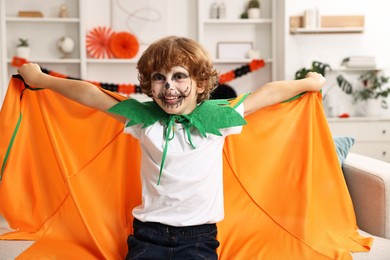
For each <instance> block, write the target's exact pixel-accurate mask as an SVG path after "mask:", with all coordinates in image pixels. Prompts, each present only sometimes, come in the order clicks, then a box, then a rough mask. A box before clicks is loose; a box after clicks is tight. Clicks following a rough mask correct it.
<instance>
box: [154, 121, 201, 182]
mask: <svg viewBox="0 0 390 260" xmlns="http://www.w3.org/2000/svg"><path fill="white" fill-rule="evenodd" d="M175 123H180V124H181V125H182V126H183V127H184V130H185V132H186V134H187V140H188V142H189V143H190V144H191V147H192V149H195V148H196V147H195V145H194V144H193V143H192V139H191V131H190V128H191V127H193V126H194V125H193V123H192V120H191V117H190V116H188V115H171V116H170V117H169V118H168V120H167V122H166V123H165V125H166V127H165V131H164V138H165V144H164V149H163V154H162V158H161V165H160V174H159V176H158V181H157V185H160V180H161V175H162V171H163V169H164V164H165V159H166V157H167V152H168V143H169V141H171V140H172V139H173V138H174V137H175V131H174V130H173V129H174V127H175Z"/></svg>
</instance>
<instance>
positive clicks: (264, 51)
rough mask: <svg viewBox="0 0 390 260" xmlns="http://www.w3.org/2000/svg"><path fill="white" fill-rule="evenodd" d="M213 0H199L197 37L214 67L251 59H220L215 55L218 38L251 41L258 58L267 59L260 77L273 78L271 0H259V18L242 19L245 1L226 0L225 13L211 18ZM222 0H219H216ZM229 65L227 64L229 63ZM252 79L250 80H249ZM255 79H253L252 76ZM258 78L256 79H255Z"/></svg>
mask: <svg viewBox="0 0 390 260" xmlns="http://www.w3.org/2000/svg"><path fill="white" fill-rule="evenodd" d="M215 2H218V1H214V0H198V41H199V42H200V43H201V44H202V45H203V46H205V47H206V48H207V49H208V50H209V52H210V54H211V56H212V58H213V59H214V63H215V65H216V67H217V68H218V67H220V68H224V69H222V70H224V71H226V70H227V69H226V68H231V67H239V66H240V64H245V63H248V62H250V60H251V59H250V58H248V57H242V58H238V59H221V58H219V57H218V55H217V46H218V43H219V42H232V43H234V42H238V43H239V42H251V43H252V44H253V49H254V50H256V51H260V54H261V58H262V59H264V60H265V61H266V66H265V68H262V69H261V70H262V73H261V76H259V78H261V82H263V81H264V82H267V81H271V80H274V79H275V78H276V76H275V75H276V74H275V72H276V62H275V60H276V58H275V57H276V48H275V46H276V43H275V39H276V28H275V7H274V5H275V3H274V1H272V0H261V1H260V3H261V15H260V18H259V19H241V18H240V15H241V13H243V12H244V11H245V8H246V5H247V4H248V3H247V1H240V0H225V1H223V2H224V4H225V7H226V17H225V18H221V19H210V8H211V5H212V4H213V3H215ZM219 2H222V1H219ZM229 66H230V67H229ZM252 81H253V80H252ZM255 81H256V80H255ZM257 81H258V80H257Z"/></svg>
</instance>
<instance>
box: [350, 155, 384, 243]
mask: <svg viewBox="0 0 390 260" xmlns="http://www.w3.org/2000/svg"><path fill="white" fill-rule="evenodd" d="M343 172H344V177H345V180H346V183H347V186H348V190H349V192H350V194H351V198H352V202H353V206H354V209H355V214H356V220H357V225H358V226H359V228H360V229H362V230H364V231H366V232H368V233H370V234H372V235H375V236H379V237H383V238H390V163H387V162H384V161H380V160H377V159H373V158H370V157H367V156H363V155H360V154H355V153H349V154H348V156H347V158H346V160H345V161H344V164H343Z"/></svg>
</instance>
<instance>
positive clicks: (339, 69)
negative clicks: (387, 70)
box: [332, 67, 384, 72]
mask: <svg viewBox="0 0 390 260" xmlns="http://www.w3.org/2000/svg"><path fill="white" fill-rule="evenodd" d="M332 70H333V71H357V72H359V71H372V70H376V71H381V70H384V68H378V67H375V68H368V67H366V68H363V67H362V68H347V67H337V68H332Z"/></svg>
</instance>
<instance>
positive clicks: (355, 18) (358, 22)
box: [290, 15, 364, 34]
mask: <svg viewBox="0 0 390 260" xmlns="http://www.w3.org/2000/svg"><path fill="white" fill-rule="evenodd" d="M363 31H364V15H343V16H340V15H332V16H321V17H320V22H319V26H318V27H317V28H312V27H311V28H305V27H304V16H291V17H290V33H291V34H304V33H306V34H309V33H312V34H314V33H317V34H318V33H362V32H363Z"/></svg>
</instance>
